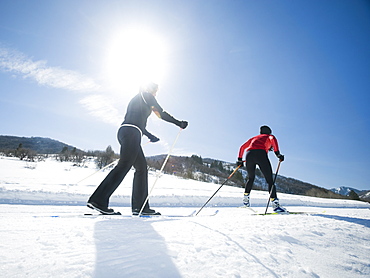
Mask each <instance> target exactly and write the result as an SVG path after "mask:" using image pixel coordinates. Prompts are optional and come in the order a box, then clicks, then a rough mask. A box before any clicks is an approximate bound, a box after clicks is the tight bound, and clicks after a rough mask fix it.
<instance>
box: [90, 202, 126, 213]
mask: <svg viewBox="0 0 370 278" xmlns="http://www.w3.org/2000/svg"><path fill="white" fill-rule="evenodd" d="M87 207H88V208H91V209H94V210H97V211H99V212H100V213H101V214H105V215H121V213H120V212H118V211H117V212H115V211H114V210H113V209H111V208H108V207H105V206H101V205H99V204H97V203H95V202H92V201H89V202H87Z"/></svg>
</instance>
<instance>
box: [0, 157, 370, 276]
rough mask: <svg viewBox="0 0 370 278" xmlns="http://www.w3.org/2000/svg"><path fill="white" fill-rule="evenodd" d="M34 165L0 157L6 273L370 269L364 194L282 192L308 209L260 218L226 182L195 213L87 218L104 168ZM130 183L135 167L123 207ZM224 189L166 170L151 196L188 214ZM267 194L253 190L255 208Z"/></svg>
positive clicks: (2, 269)
mask: <svg viewBox="0 0 370 278" xmlns="http://www.w3.org/2000/svg"><path fill="white" fill-rule="evenodd" d="M34 166H35V167H29V164H26V163H24V162H23V161H19V160H15V159H9V158H0V177H1V178H0V203H1V204H0V222H1V228H0V238H1V241H0V273H1V276H2V277H130V278H131V277H171V278H172V277H191V278H193V277H199V278H200V277H235V278H236V277H348V278H352V277H370V261H369V257H370V256H369V255H370V246H369V243H368V241H369V235H370V209H369V208H370V206H369V204H366V203H363V202H358V201H350V200H332V199H320V198H311V197H305V196H295V195H288V194H279V197H280V200H281V203H282V205H283V206H286V207H287V208H288V209H289V210H290V211H303V212H307V214H303V215H266V216H255V215H252V214H251V211H250V210H247V209H242V208H238V206H240V205H241V199H242V196H243V190H242V189H241V188H235V187H228V186H224V187H223V188H222V189H221V190H220V192H219V193H218V194H217V195H216V196H215V198H214V199H212V201H211V202H210V203H209V205H208V206H207V207H206V208H204V209H203V210H202V211H201V212H200V213H199V216H196V217H178V218H176V217H171V218H168V217H156V218H138V217H124V216H122V217H119V216H118V217H115V216H98V217H83V214H84V213H91V212H93V211H92V210H89V209H88V208H87V207H85V202H86V200H87V198H88V196H89V194H91V193H92V191H93V190H94V189H95V187H96V186H97V185H98V184H99V182H100V180H101V179H102V178H104V177H105V175H106V174H107V173H108V172H107V171H105V172H103V173H100V172H99V173H97V174H95V175H93V176H92V177H91V178H89V179H87V180H85V181H84V182H81V183H79V184H78V185H77V182H78V181H79V180H81V179H83V178H84V177H86V176H88V175H90V174H91V173H93V172H94V171H95V170H94V169H93V168H92V165H90V166H89V167H88V168H79V167H73V166H72V165H71V164H68V163H58V162H55V161H52V160H47V161H46V162H40V163H37V164H35V165H34ZM155 177H156V176H155V174H154V173H151V174H150V177H149V185H151V184H153V181H154V179H155ZM56 181H58V182H56ZM131 182H132V171H131V172H130V173H129V175H128V177H126V179H125V180H124V182H123V183H122V185H121V186H120V187H119V189H118V190H117V192H116V193H115V194H114V196H113V198H112V202H111V205H112V206H114V208H115V209H116V210H118V211H121V212H122V213H123V214H124V215H129V214H130V207H129V206H130V193H131V192H130V190H131ZM218 187H219V185H217V184H206V183H201V182H196V181H191V180H183V179H178V178H176V177H173V176H168V175H162V176H161V177H160V179H159V181H158V183H157V187H156V188H155V189H154V191H153V196H152V198H151V199H150V202H151V205H152V207H154V208H156V209H157V210H158V211H160V212H161V213H162V214H164V215H166V214H168V215H170V214H171V215H187V214H190V213H191V212H192V211H194V210H198V209H199V208H200V207H201V206H202V205H203V204H204V202H205V201H207V199H208V198H209V197H210V196H211V195H212V194H213V193H214V192H215V191H216V190H217V188H218ZM266 200H267V193H266V192H260V191H252V196H251V201H252V205H253V207H254V208H255V209H256V210H257V211H258V212H260V213H261V212H264V210H265V206H266ZM216 209H218V210H219V213H218V214H217V215H216V216H209V215H210V214H212V213H213V212H214V211H215V210H216ZM79 215H81V217H79ZM52 216H58V217H52Z"/></svg>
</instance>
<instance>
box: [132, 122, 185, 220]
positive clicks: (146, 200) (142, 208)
mask: <svg viewBox="0 0 370 278" xmlns="http://www.w3.org/2000/svg"><path fill="white" fill-rule="evenodd" d="M181 131H182V128H180V130H179V132H178V133H177V136H176V139H175V141H174V142H173V144H172V146H171V148H170V150H169V152H168V154H167V157H166V159H165V160H164V162H163V165H162V167H161V169H160V170H159V172H158V173H157V177H156V179H155V181H154V183H153V185H152V188H151V189H150V191H149V194H148V196H147V197H146V199H145V202H144V204H143V206H142V207H141V209H140V212H139V217H140V215H141V213H142V212H143V210H144V207H145V205H146V203H147V202H148V200H149V197H150V195H151V193H152V191H153V189H154V186H155V184H156V183H157V181H158V179H159V176H160V174H161V173H162V171H163V169H164V166H166V163H167V161H168V159H169V158H170V155H171V153H172V150H173V148H174V147H175V145H176V142H177V140H178V139H179V136H180V133H181Z"/></svg>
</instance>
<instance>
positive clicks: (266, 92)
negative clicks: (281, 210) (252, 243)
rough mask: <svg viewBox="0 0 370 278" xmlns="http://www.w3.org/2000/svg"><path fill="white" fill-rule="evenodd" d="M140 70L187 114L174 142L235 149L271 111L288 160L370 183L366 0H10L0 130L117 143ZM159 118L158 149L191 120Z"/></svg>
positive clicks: (320, 176) (186, 151)
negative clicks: (177, 121) (172, 121)
mask: <svg viewBox="0 0 370 278" xmlns="http://www.w3.org/2000/svg"><path fill="white" fill-rule="evenodd" d="M142 79H151V80H153V81H155V82H158V83H159V85H160V91H159V92H158V96H157V100H158V102H159V103H160V104H161V106H162V107H163V108H164V109H165V110H166V111H168V112H169V113H171V114H172V115H173V116H175V117H176V118H178V119H180V120H187V121H189V127H188V128H187V129H185V130H184V131H182V132H181V134H180V137H179V140H178V142H177V144H176V147H175V150H174V154H175V155H191V154H197V155H201V156H202V157H203V158H206V157H210V158H215V159H220V160H224V161H229V162H234V161H235V160H236V158H237V154H238V150H239V147H240V145H242V144H243V143H244V142H245V141H246V140H247V139H249V138H250V137H252V136H254V135H257V134H258V132H259V127H260V126H261V125H265V124H267V125H269V126H270V127H271V128H272V130H273V134H275V135H276V137H277V138H278V140H279V144H280V148H281V152H282V153H283V154H284V155H285V156H286V161H284V163H283V165H282V166H281V168H280V174H282V175H284V176H287V177H293V178H296V179H299V180H303V181H306V182H310V183H313V184H316V185H319V186H322V187H325V188H333V187H338V186H351V187H355V188H358V189H370V182H369V180H370V179H369V178H368V177H367V175H366V174H367V170H368V166H369V165H370V160H369V157H370V150H369V149H370V148H369V147H368V144H369V138H370V131H369V127H370V124H369V119H370V117H369V116H370V115H369V114H370V112H369V108H368V106H369V104H370V102H369V100H370V97H369V93H370V4H369V2H368V1H365V0H364V1H360V0H352V1H350V0H343V1H341V0H337V1H336V0H332V1H321V0H318V1H315V0H310V1H299V0H298V1H288V0H281V1H273V0H271V1H268V0H266V1H264V0H262V1H248V0H244V1H237V0H233V1H227V0H224V1H220V0H212V1H211V0H210V1H206V0H203V1H195V0H188V1H177V0H168V1H154V0H153V1H141V0H135V1H93V0H92V1H81V0H80V1H68V0H63V1H58V0H56V1H46V0H45V1H39V0H35V1H20V0H11V1H10V0H2V1H0V84H1V86H0V94H1V99H0V117H1V119H2V120H1V122H0V134H2V135H16V136H42V137H49V138H53V139H57V140H60V141H62V142H65V143H68V144H71V145H75V146H77V147H78V148H81V149H84V150H95V149H100V150H104V149H105V148H106V147H107V146H108V145H111V146H112V147H113V149H114V150H115V151H116V152H118V150H119V146H118V143H117V139H116V132H117V128H118V126H119V125H120V123H121V122H122V120H123V117H124V113H125V109H126V105H127V102H128V101H129V100H130V98H131V97H132V96H133V95H134V94H136V93H137V84H138V83H139V81H140V80H142ZM148 130H149V131H150V132H151V133H153V134H155V135H156V136H158V137H159V138H160V139H161V141H159V142H158V143H155V144H149V145H145V146H144V152H145V153H146V155H155V154H163V153H167V152H168V150H169V147H170V146H171V145H172V143H173V141H174V139H175V138H176V135H177V133H178V132H179V129H178V128H177V127H176V126H174V125H171V124H168V123H165V122H163V121H160V120H158V119H156V118H155V116H154V115H152V116H151V117H150V118H149V121H148ZM145 142H146V139H143V143H145ZM270 158H271V162H272V165H273V168H274V169H275V168H276V165H277V159H276V158H275V157H274V156H272V155H271V156H270Z"/></svg>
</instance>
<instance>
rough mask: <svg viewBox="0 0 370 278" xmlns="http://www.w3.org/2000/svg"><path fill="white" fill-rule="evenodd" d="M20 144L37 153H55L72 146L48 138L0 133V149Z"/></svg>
mask: <svg viewBox="0 0 370 278" xmlns="http://www.w3.org/2000/svg"><path fill="white" fill-rule="evenodd" d="M20 144H22V148H25V149H30V150H33V151H36V152H37V153H39V154H55V153H60V152H61V151H62V150H63V148H65V147H67V148H68V149H70V150H71V149H73V148H74V147H73V146H71V145H68V144H65V143H62V142H60V141H57V140H54V139H50V138H43V137H17V136H7V135H0V151H4V150H15V149H17V148H18V147H19V146H20Z"/></svg>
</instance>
